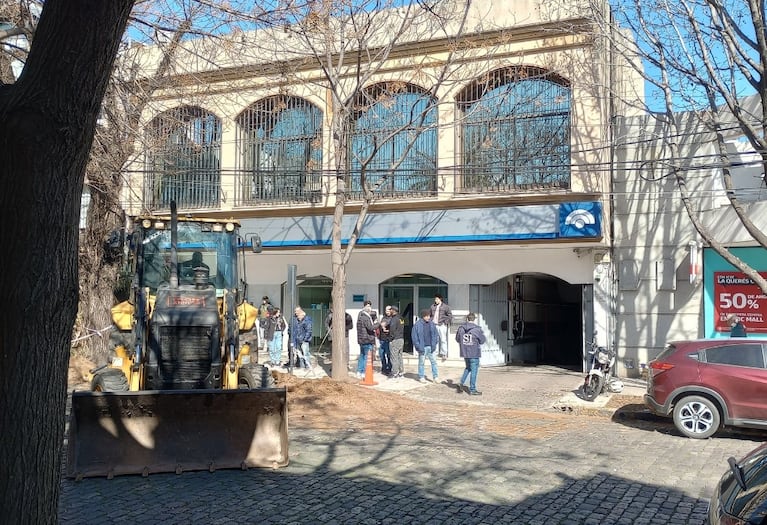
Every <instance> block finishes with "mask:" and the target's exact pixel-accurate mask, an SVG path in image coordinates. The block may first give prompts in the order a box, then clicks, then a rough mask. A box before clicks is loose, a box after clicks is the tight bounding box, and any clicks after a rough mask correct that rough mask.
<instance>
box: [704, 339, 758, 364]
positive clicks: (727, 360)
mask: <svg viewBox="0 0 767 525" xmlns="http://www.w3.org/2000/svg"><path fill="white" fill-rule="evenodd" d="M704 352H705V356H706V357H705V361H706V362H707V363H716V364H721V365H735V366H748V367H751V368H764V354H763V351H762V345H760V344H753V343H751V344H747V343H744V344H739V345H727V346H717V347H713V348H706V349H705V351H704Z"/></svg>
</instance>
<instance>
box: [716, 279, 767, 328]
mask: <svg viewBox="0 0 767 525" xmlns="http://www.w3.org/2000/svg"><path fill="white" fill-rule="evenodd" d="M759 275H761V276H762V277H765V278H767V272H759ZM732 315H737V316H738V317H740V319H741V321H743V324H745V325H746V330H747V331H748V333H763V334H764V333H767V296H765V295H764V294H763V293H762V291H761V290H760V289H759V287H758V286H757V285H756V284H754V281H752V280H751V279H750V278H748V277H746V275H745V274H744V273H742V272H737V271H732V272H729V271H724V272H722V271H717V272H714V330H715V331H717V332H725V333H726V332H729V331H730V323H729V318H730V316H732Z"/></svg>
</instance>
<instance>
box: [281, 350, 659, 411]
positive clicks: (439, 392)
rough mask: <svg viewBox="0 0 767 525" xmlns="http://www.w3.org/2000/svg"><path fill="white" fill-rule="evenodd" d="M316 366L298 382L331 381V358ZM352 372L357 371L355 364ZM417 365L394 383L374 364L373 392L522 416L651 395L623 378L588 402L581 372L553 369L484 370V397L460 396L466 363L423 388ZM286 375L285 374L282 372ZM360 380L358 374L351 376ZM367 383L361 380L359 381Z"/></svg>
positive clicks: (320, 357)
mask: <svg viewBox="0 0 767 525" xmlns="http://www.w3.org/2000/svg"><path fill="white" fill-rule="evenodd" d="M314 359H315V360H316V362H317V364H316V365H315V366H314V368H313V369H311V370H304V369H294V370H293V373H294V375H295V376H296V377H301V378H306V379H321V378H324V377H328V372H329V371H330V355H329V353H327V352H321V353H315V354H314ZM351 367H352V369H353V370H355V367H356V360H352V363H351ZM417 367H418V359H417V358H415V357H413V356H410V355H408V354H406V356H405V377H402V378H398V379H389V378H388V377H387V376H385V375H384V374H381V373H380V372H379V362H378V361H376V362H375V364H374V373H373V381H374V382H375V383H377V384H376V385H374V386H370V387H368V388H372V389H375V390H380V391H384V392H395V393H400V394H402V395H405V396H407V397H410V398H413V399H417V400H421V401H429V402H451V403H466V404H475V403H476V404H482V405H492V406H500V407H506V408H516V409H522V410H549V409H554V410H560V411H563V412H582V411H600V410H601V411H605V412H612V411H614V410H612V409H608V408H607V405H608V404H609V403H610V400H611V399H612V398H613V396H615V395H620V396H633V397H636V398H637V400H636V402H637V403H641V402H642V401H641V397H642V396H643V395H644V393H645V390H646V383H645V381H644V380H641V379H628V378H620V379H621V381H622V382H623V384H624V389H623V391H622V392H620V393H616V394H612V393H603V394H601V395H599V396H598V397H597V398H596V399H595V400H594V401H586V400H585V399H583V398H582V397H581V394H580V387H581V385H582V384H583V379H584V374H583V373H582V372H578V371H573V370H568V369H566V368H560V367H557V366H551V365H537V366H531V365H524V366H523V365H512V366H498V367H485V368H480V370H479V376H478V379H477V389H478V390H480V391H481V392H482V395H481V396H469V395H468V394H465V393H464V394H459V393H458V392H457V389H456V388H455V385H456V384H457V382H458V381H459V380H460V378H461V375H462V373H463V369H464V362H463V360H462V359H448V360H447V361H445V362H440V363H439V382H438V383H433V382H432V381H428V382H427V383H420V382H419V381H418V374H417ZM426 368H427V374H426V377H427V379H431V370H430V368H429V367H428V366H427V367H426ZM280 371H282V372H286V371H287V370H285V369H280ZM349 376H350V377H351V378H355V379H356V374H355V372H354V371H352V372H349ZM359 381H360V383H362V380H359Z"/></svg>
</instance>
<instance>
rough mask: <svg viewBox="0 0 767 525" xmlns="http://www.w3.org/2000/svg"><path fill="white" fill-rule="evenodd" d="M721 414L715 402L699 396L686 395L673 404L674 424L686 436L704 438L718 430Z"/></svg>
mask: <svg viewBox="0 0 767 525" xmlns="http://www.w3.org/2000/svg"><path fill="white" fill-rule="evenodd" d="M720 422H721V415H720V414H719V408H717V406H716V404H715V403H714V402H713V401H711V400H710V399H708V398H705V397H701V396H687V397H683V398H682V399H680V400H679V401H677V403H676V406H674V425H676V428H677V429H678V430H679V432H681V433H682V434H684V435H685V436H687V437H690V438H695V439H705V438H708V437H711V436H713V435H714V433H716V431H717V430H719V425H720Z"/></svg>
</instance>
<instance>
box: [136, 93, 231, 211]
mask: <svg viewBox="0 0 767 525" xmlns="http://www.w3.org/2000/svg"><path fill="white" fill-rule="evenodd" d="M147 139H148V144H149V147H148V149H147V157H146V163H147V173H146V180H145V190H146V191H145V196H146V197H145V198H146V199H147V200H149V202H147V206H148V207H149V208H150V209H157V208H161V209H167V208H169V207H170V203H171V201H176V204H177V205H178V207H179V209H190V208H216V207H218V206H219V195H220V194H221V121H220V120H219V119H218V117H216V116H215V115H214V114H212V113H210V112H208V111H206V110H204V109H202V108H198V107H191V106H184V107H180V108H175V109H171V110H169V111H166V112H165V113H163V114H161V115H159V116H158V117H156V118H155V119H154V120H152V122H151V123H150V125H149V129H148V130H147Z"/></svg>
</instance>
